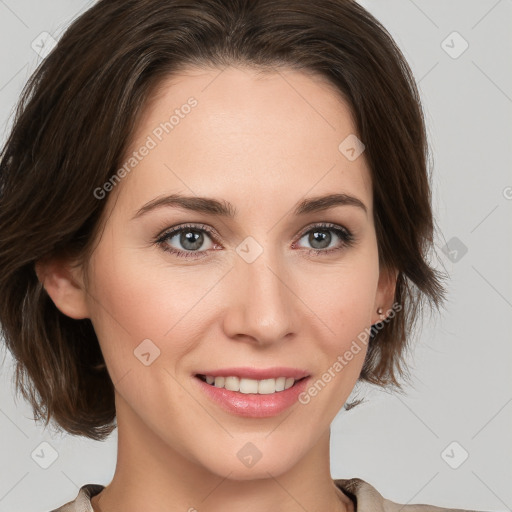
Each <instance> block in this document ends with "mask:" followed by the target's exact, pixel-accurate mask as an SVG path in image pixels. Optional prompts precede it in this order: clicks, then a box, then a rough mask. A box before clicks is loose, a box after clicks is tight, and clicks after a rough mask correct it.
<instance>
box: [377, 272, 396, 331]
mask: <svg viewBox="0 0 512 512" xmlns="http://www.w3.org/2000/svg"><path fill="white" fill-rule="evenodd" d="M397 279H398V270H396V269H389V268H383V269H381V271H380V274H379V283H378V285H377V293H376V295H375V304H374V310H373V314H372V324H375V323H377V322H382V321H384V320H385V319H386V318H387V315H388V312H389V311H390V310H391V308H392V306H393V301H394V298H395V290H396V283H397Z"/></svg>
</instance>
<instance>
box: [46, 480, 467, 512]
mask: <svg viewBox="0 0 512 512" xmlns="http://www.w3.org/2000/svg"><path fill="white" fill-rule="evenodd" d="M334 483H335V484H336V485H337V486H338V487H339V488H340V489H341V490H342V491H343V492H344V493H345V494H346V495H347V496H348V497H349V498H350V499H351V500H352V501H353V503H354V510H355V511H356V512H402V511H403V512H476V511H474V510H467V509H459V508H442V507H435V506H433V505H400V504H399V503H395V502H393V501H389V500H387V499H385V498H383V497H382V496H381V494H379V492H378V491H377V490H376V489H375V488H374V487H372V486H371V485H370V484H369V483H367V482H365V481H364V480H361V479H360V478H351V479H348V480H339V479H338V480H336V479H335V480H334ZM103 489H104V486H103V485H99V484H86V485H83V486H82V487H81V488H80V491H79V492H78V495H77V497H76V498H75V499H74V500H73V501H70V502H69V503H66V504H65V505H62V507H59V508H57V509H55V510H52V511H51V512H94V510H93V508H92V506H91V498H92V497H93V496H96V494H99V493H100V492H101V491H102V490H103Z"/></svg>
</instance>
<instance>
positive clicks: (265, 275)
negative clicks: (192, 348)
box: [227, 240, 298, 343]
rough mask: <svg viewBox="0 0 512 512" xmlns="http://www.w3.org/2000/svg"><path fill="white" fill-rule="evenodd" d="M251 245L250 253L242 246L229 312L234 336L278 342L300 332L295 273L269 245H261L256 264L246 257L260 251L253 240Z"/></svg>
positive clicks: (265, 341) (229, 321)
mask: <svg viewBox="0 0 512 512" xmlns="http://www.w3.org/2000/svg"><path fill="white" fill-rule="evenodd" d="M251 242H252V243H253V245H252V246H251V245H250V244H251ZM248 244H249V245H248V246H245V248H246V249H247V247H248V248H249V251H247V252H246V253H244V252H243V249H244V244H243V243H242V244H241V247H240V248H239V250H240V249H242V252H239V258H238V259H237V260H236V263H235V269H234V276H233V279H235V280H236V284H235V290H236V291H235V293H234V297H233V302H232V303H231V304H232V307H231V310H230V311H229V312H228V313H227V314H228V317H229V318H228V325H229V329H230V331H231V332H230V334H231V335H243V334H245V335H247V336H251V337H252V338H254V339H256V340H257V341H259V342H264V343H270V342H275V341H278V340H280V339H281V338H283V337H284V336H286V335H287V334H288V333H290V332H293V331H296V330H297V318H298V316H297V313H296V307H297V304H296V301H294V298H293V293H292V291H291V289H293V284H292V283H291V282H290V279H291V277H290V276H291V273H290V272H286V271H284V270H283V269H284V268H285V264H286V263H285V262H284V261H283V255H282V254H279V253H278V251H277V250H275V249H272V248H270V247H268V246H267V247H261V246H260V247H261V248H260V249H259V252H260V254H259V255H258V256H257V257H256V258H255V259H254V260H253V261H251V258H250V257H245V256H246V254H250V251H254V250H257V246H255V245H254V242H253V241H250V240H249V241H248ZM262 249H263V250H262ZM240 254H241V256H240ZM253 256H254V254H253ZM235 331H236V332H235Z"/></svg>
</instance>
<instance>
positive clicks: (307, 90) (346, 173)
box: [116, 68, 371, 210]
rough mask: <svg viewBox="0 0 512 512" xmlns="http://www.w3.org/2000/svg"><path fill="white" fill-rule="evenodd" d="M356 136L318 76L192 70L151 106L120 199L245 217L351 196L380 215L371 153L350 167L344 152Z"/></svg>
mask: <svg viewBox="0 0 512 512" xmlns="http://www.w3.org/2000/svg"><path fill="white" fill-rule="evenodd" d="M355 132H356V128H355V125H354V122H353V116H352V112H351V110H350V107H349V106H348V104H347V103H346V102H345V101H344V100H343V99H342V97H341V95H340V93H339V92H338V91H337V90H336V89H335V87H334V86H332V85H331V84H330V83H329V82H328V81H327V80H326V79H324V78H323V77H320V76H318V75H312V74H309V73H308V74H306V73H304V72H301V71H294V70H290V69H279V70H275V71H267V72H265V73H259V72H258V71H255V70H254V69H249V68H225V69H223V70H220V69H197V68H190V69H187V70H185V71H182V72H180V73H179V74H175V75H173V76H171V77H169V78H168V79H166V80H164V81H162V82H161V83H160V84H159V87H158V89H157V90H156V92H155V94H154V95H153V96H152V98H151V100H150V101H149V102H148V103H147V105H146V108H145V111H144V112H143V115H142V116H141V118H140V120H139V123H138V125H137V129H136V131H135V133H134V135H133V137H132V141H131V144H130V147H129V151H128V152H127V154H126V155H125V158H124V162H123V163H124V164H127V163H129V160H130V159H131V160H132V162H131V163H132V164H134V165H133V166H130V165H128V166H127V168H130V171H129V173H126V177H125V178H123V180H122V182H121V183H120V185H119V186H118V189H119V188H124V189H126V192H127V193H126V194H123V195H124V196H126V200H127V201H128V202H127V203H126V204H125V205H124V206H125V207H126V208H128V209H130V210H133V209H136V208H137V207H140V203H141V202H143V201H149V200H151V199H153V198H154V197H155V196H157V195H162V194H165V193H173V192H181V193H183V192H186V193H187V194H188V195H191V194H195V195H199V196H206V195H208V196H216V197H219V198H223V199H226V200H228V201H230V202H231V203H233V204H235V205H240V207H241V208H242V209H243V208H244V207H245V208H257V209H259V208H261V207H262V206H263V204H262V201H265V203H267V202H268V203H269V205H270V203H272V201H273V202H274V203H275V202H276V199H280V198H281V197H282V195H283V194H285V195H286V196H287V197H290V201H292V203H295V202H296V201H297V200H299V199H300V198H301V197H303V196H305V195H308V194H309V195H319V194H323V193H333V192H344V193H349V194H353V195H357V196H358V197H360V198H361V199H362V200H364V201H365V203H366V204H367V205H368V207H369V209H371V182H370V175H369V172H368V169H367V166H366V162H365V159H364V153H363V154H362V155H361V157H359V158H357V159H356V160H354V161H350V160H349V159H347V158H346V156H345V155H344V154H343V153H342V152H341V151H340V149H339V146H340V143H341V142H342V141H343V140H345V139H346V138H347V137H349V136H353V135H354V134H355ZM144 147H146V148H149V149H147V150H143V148H144ZM133 152H136V153H139V155H138V158H137V162H135V161H134V160H133ZM140 153H144V155H145V156H143V157H141V155H140ZM116 192H117V190H116ZM240 207H238V208H237V210H239V209H240Z"/></svg>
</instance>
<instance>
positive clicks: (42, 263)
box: [34, 258, 89, 320]
mask: <svg viewBox="0 0 512 512" xmlns="http://www.w3.org/2000/svg"><path fill="white" fill-rule="evenodd" d="M34 269H35V272H36V275H37V278H38V279H39V282H40V283H41V284H42V285H43V286H44V289H45V290H46V292H47V293H48V295H49V296H50V298H51V299H52V301H53V303H54V304H55V306H56V307H57V308H58V309H59V310H60V311H61V312H62V313H63V314H65V315H66V316H69V317H70V318H74V319H76V320H79V319H82V318H89V311H88V307H87V301H86V295H87V293H86V291H85V287H84V284H83V280H82V279H81V277H80V275H79V273H78V272H77V270H76V269H73V268H72V267H71V265H70V264H69V262H68V261H66V260H63V259H58V258H55V259H48V260H38V261H37V262H36V263H35V265H34Z"/></svg>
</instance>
